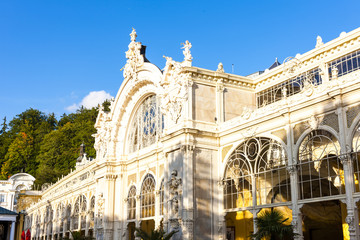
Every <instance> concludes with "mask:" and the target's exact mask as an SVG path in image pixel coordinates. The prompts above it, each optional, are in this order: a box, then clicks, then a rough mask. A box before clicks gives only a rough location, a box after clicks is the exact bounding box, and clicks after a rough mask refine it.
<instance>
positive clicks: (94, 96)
mask: <svg viewBox="0 0 360 240" xmlns="http://www.w3.org/2000/svg"><path fill="white" fill-rule="evenodd" d="M111 98H112V96H111V95H110V93H107V92H105V91H104V90H101V91H93V92H90V93H89V94H88V95H86V96H85V97H84V98H83V99H82V100H81V102H80V103H78V104H76V103H74V104H72V105H70V106H68V107H66V108H65V109H66V110H67V111H69V112H74V111H76V109H78V108H79V107H80V106H83V107H84V108H93V107H96V106H98V105H99V104H101V103H103V102H104V101H105V100H106V99H111Z"/></svg>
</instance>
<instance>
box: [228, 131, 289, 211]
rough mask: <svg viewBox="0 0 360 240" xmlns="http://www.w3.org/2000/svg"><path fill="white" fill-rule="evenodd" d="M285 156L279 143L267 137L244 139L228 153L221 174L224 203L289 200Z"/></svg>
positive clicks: (243, 204)
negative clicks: (223, 172)
mask: <svg viewBox="0 0 360 240" xmlns="http://www.w3.org/2000/svg"><path fill="white" fill-rule="evenodd" d="M286 165H287V158H286V153H285V149H284V148H283V147H282V145H281V144H280V143H279V142H277V141H275V140H273V139H270V138H265V137H257V138H249V139H247V140H246V141H244V142H243V143H242V144H241V145H240V146H239V147H237V148H236V149H235V151H234V152H233V153H232V154H231V155H230V157H229V160H228V161H227V165H226V169H225V178H224V184H225V186H224V207H225V209H236V208H244V207H250V206H252V205H253V196H252V194H253V187H254V186H252V184H253V183H255V184H256V188H255V189H256V191H255V193H256V204H257V205H263V204H272V203H278V202H286V201H290V200H291V199H290V179H289V177H288V173H287V169H286Z"/></svg>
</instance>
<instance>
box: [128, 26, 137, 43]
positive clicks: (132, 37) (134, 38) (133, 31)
mask: <svg viewBox="0 0 360 240" xmlns="http://www.w3.org/2000/svg"><path fill="white" fill-rule="evenodd" d="M136 37H137V34H136V30H135V28H132V32H131V33H130V39H131V42H135V41H136Z"/></svg>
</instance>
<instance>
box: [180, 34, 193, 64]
mask: <svg viewBox="0 0 360 240" xmlns="http://www.w3.org/2000/svg"><path fill="white" fill-rule="evenodd" d="M181 45H183V47H182V48H181V49H184V51H183V54H184V66H185V67H191V62H192V59H193V57H192V56H191V52H190V49H191V48H192V45H191V43H190V42H189V41H188V40H186V41H185V43H181Z"/></svg>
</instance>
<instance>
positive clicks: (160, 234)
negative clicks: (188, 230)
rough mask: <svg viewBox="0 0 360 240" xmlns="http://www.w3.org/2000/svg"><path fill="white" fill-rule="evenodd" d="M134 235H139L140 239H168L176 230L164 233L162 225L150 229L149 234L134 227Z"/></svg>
mask: <svg viewBox="0 0 360 240" xmlns="http://www.w3.org/2000/svg"><path fill="white" fill-rule="evenodd" d="M135 232H136V236H138V237H140V238H141V239H142V240H169V239H171V237H172V236H173V235H174V234H175V233H177V232H178V231H175V230H174V231H171V232H169V233H166V232H165V231H164V230H163V229H162V227H160V228H159V229H156V230H152V231H151V234H148V233H147V232H145V231H144V230H142V229H139V228H135Z"/></svg>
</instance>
